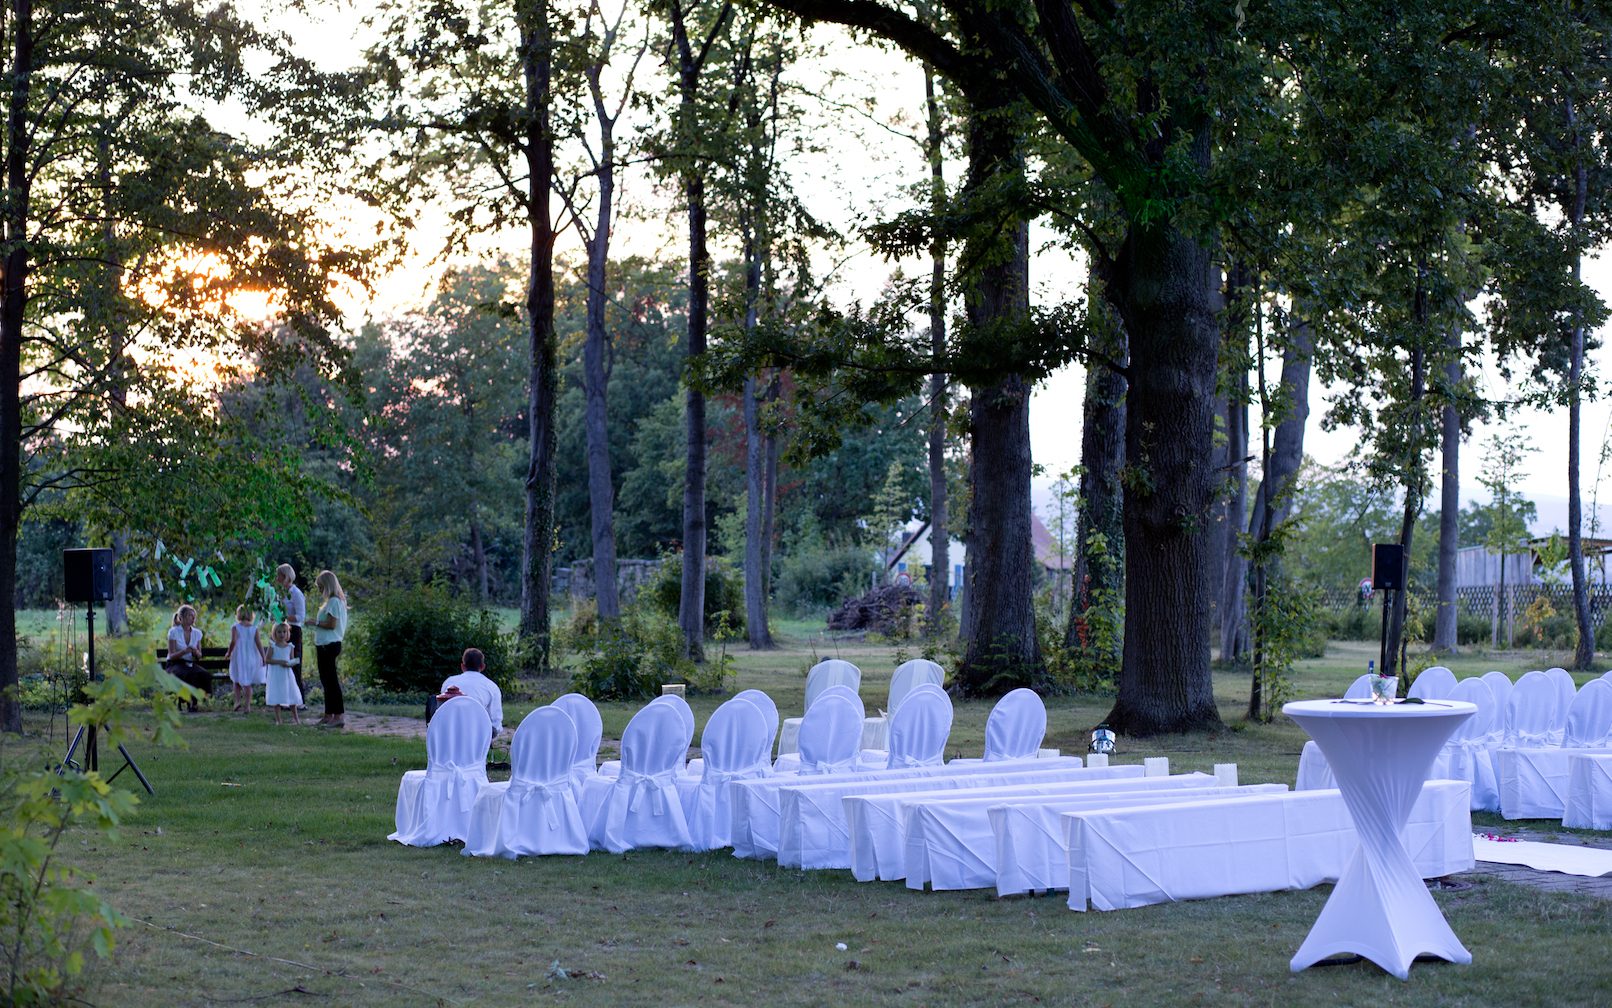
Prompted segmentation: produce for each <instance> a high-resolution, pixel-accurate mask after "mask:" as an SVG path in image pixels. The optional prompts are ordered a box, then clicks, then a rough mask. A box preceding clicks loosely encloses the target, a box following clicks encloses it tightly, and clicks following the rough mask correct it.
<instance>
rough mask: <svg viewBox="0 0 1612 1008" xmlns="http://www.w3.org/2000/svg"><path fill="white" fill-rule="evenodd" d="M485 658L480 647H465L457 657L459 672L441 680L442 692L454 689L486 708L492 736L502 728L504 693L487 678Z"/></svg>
mask: <svg viewBox="0 0 1612 1008" xmlns="http://www.w3.org/2000/svg"><path fill="white" fill-rule="evenodd" d="M486 668H487V658H486V656H485V655H483V654H482V653H481V649H480V648H465V653H464V657H462V658H460V659H459V674H458V675H451V676H449V677H448V678H446V679H444V680H442V690H441V692H442V693H447V692H448V691H449V690H450V689H456V690H458V692H459V693H460V694H462V695H464V696H467V697H470V698H471V699H472V700H474V701H476V702H477V703H479V704H481V705H482V706H483V707H485V708H487V718H488V720H490V721H492V723H493V738H497V737H498V733H499V732H500V731H502V730H503V728H504V693H503V691H502V690H500V689H499V688H498V684H497V683H495V682H493V681H492V680H491V679H489V678H487V675H486V673H485V671H484V670H485V669H486Z"/></svg>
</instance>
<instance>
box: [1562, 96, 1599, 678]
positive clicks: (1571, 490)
mask: <svg viewBox="0 0 1612 1008" xmlns="http://www.w3.org/2000/svg"><path fill="white" fill-rule="evenodd" d="M1566 108H1567V127H1568V134H1569V136H1570V137H1571V140H1572V144H1573V152H1574V155H1575V163H1574V166H1573V190H1572V191H1573V199H1572V204H1571V205H1570V206H1569V207H1568V212H1567V219H1568V223H1569V225H1570V226H1571V227H1572V232H1573V238H1574V242H1573V245H1574V253H1573V281H1574V283H1575V285H1576V284H1578V283H1580V282H1582V280H1583V269H1584V253H1583V251H1582V249H1583V247H1584V243H1583V241H1582V237H1583V230H1584V209H1585V203H1586V202H1587V201H1588V198H1589V172H1588V170H1587V168H1586V167H1585V165H1584V158H1583V154H1582V151H1583V142H1584V141H1583V138H1582V137H1580V135H1579V126H1578V118H1577V109H1576V107H1575V106H1574V105H1573V102H1572V100H1571V99H1569V100H1568V102H1567V106H1566ZM1568 340H1569V341H1570V346H1569V348H1568V350H1569V357H1568V360H1569V363H1568V370H1567V395H1568V399H1567V556H1568V562H1569V564H1570V565H1571V566H1572V571H1573V622H1574V624H1575V625H1576V627H1577V630H1578V642H1577V644H1576V645H1575V646H1574V648H1573V667H1574V668H1575V669H1581V670H1588V669H1589V668H1590V666H1591V665H1592V664H1593V663H1594V661H1595V627H1594V626H1593V625H1592V624H1591V622H1590V594H1589V577H1588V575H1587V572H1586V571H1585V569H1584V502H1583V496H1582V492H1581V491H1582V488H1581V487H1580V485H1579V468H1580V465H1581V458H1580V455H1579V452H1580V445H1579V442H1580V441H1581V440H1582V439H1583V422H1582V421H1583V407H1584V322H1583V319H1581V318H1579V319H1575V320H1574V323H1573V327H1572V329H1571V330H1570V331H1569V333H1568Z"/></svg>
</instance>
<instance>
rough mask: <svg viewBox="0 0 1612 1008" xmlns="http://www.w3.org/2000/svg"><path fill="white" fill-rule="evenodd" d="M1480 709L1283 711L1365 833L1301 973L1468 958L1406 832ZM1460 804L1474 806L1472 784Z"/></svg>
mask: <svg viewBox="0 0 1612 1008" xmlns="http://www.w3.org/2000/svg"><path fill="white" fill-rule="evenodd" d="M1477 711H1478V708H1477V706H1476V705H1474V704H1470V703H1464V702H1461V701H1457V700H1437V701H1429V702H1428V703H1424V704H1408V703H1399V704H1389V705H1387V706H1377V705H1375V704H1369V703H1368V704H1361V703H1358V702H1350V701H1339V700H1305V701H1300V702H1298V703H1290V704H1287V705H1286V706H1284V707H1283V708H1282V713H1284V714H1286V715H1287V716H1288V717H1291V718H1292V719H1293V720H1294V721H1297V722H1298V724H1299V727H1301V728H1303V729H1304V730H1305V731H1306V732H1308V733H1309V734H1310V737H1311V738H1313V739H1315V741H1316V744H1317V745H1319V746H1320V747H1321V752H1322V754H1323V755H1325V756H1326V758H1327V764H1328V765H1329V766H1330V767H1331V768H1332V773H1333V775H1334V776H1335V777H1337V779H1338V787H1339V790H1341V791H1342V792H1343V801H1344V804H1345V805H1346V806H1347V807H1348V809H1349V815H1350V818H1351V819H1353V820H1354V824H1355V829H1356V831H1357V832H1358V833H1359V835H1360V847H1359V849H1358V850H1357V851H1356V852H1355V854H1354V855H1353V856H1352V857H1351V858H1350V859H1349V863H1348V865H1347V866H1346V867H1345V868H1344V870H1343V874H1342V875H1340V876H1339V878H1338V884H1337V886H1336V887H1334V888H1333V890H1332V895H1331V896H1330V897H1329V898H1328V899H1327V903H1326V906H1325V907H1323V908H1322V909H1321V916H1320V917H1318V918H1317V919H1316V922H1315V925H1314V927H1312V928H1311V929H1310V934H1309V936H1308V937H1307V938H1305V940H1304V944H1303V945H1301V946H1300V947H1299V950H1298V952H1297V953H1296V954H1295V955H1294V956H1293V961H1292V963H1291V966H1292V969H1293V970H1294V971H1295V972H1297V971H1298V970H1301V969H1305V968H1306V967H1309V966H1311V965H1314V964H1315V963H1317V962H1319V961H1320V960H1322V959H1325V958H1327V957H1328V956H1331V955H1335V954H1337V953H1340V952H1356V953H1359V954H1360V955H1362V956H1364V957H1365V958H1367V959H1370V960H1371V961H1372V962H1374V963H1376V964H1377V965H1379V966H1381V967H1382V968H1383V969H1385V970H1387V971H1388V972H1389V973H1392V974H1393V975H1394V976H1397V977H1399V978H1400V979H1401V980H1404V979H1408V978H1409V977H1410V967H1411V962H1412V961H1413V960H1414V959H1415V958H1416V956H1417V955H1418V954H1420V953H1423V952H1428V953H1432V954H1433V955H1436V956H1439V957H1440V958H1443V959H1448V960H1450V961H1451V962H1459V963H1469V962H1471V961H1472V953H1470V952H1468V951H1467V950H1466V948H1465V947H1464V946H1463V945H1462V944H1461V942H1460V939H1458V938H1456V936H1455V932H1454V931H1452V930H1450V926H1449V924H1448V923H1447V922H1446V921H1445V920H1444V916H1443V915H1442V914H1440V913H1439V909H1438V905H1437V904H1436V903H1434V902H1433V897H1432V896H1431V895H1430V894H1429V893H1428V891H1427V886H1426V884H1425V883H1423V881H1422V877H1421V875H1420V874H1419V873H1418V872H1417V870H1416V866H1415V864H1414V863H1413V862H1412V860H1411V855H1410V853H1409V851H1407V850H1406V848H1405V843H1404V840H1403V839H1402V838H1401V835H1400V833H1401V830H1402V829H1403V828H1404V826H1405V823H1406V820H1407V819H1408V818H1409V816H1410V814H1411V809H1412V808H1413V807H1414V806H1415V804H1416V799H1417V796H1418V795H1419V794H1421V792H1422V785H1423V783H1424V782H1425V781H1426V779H1427V772H1428V769H1429V768H1430V767H1431V766H1432V764H1433V759H1434V757H1436V756H1437V755H1438V752H1439V750H1440V749H1441V748H1443V746H1444V743H1445V741H1446V740H1448V739H1449V737H1450V734H1451V733H1452V732H1453V731H1455V729H1456V727H1457V726H1458V725H1459V724H1460V723H1461V722H1462V721H1464V720H1466V719H1467V718H1470V717H1472V716H1473V715H1475V714H1476V713H1477ZM1462 798H1463V800H1464V801H1466V802H1470V801H1471V787H1470V785H1468V786H1465V787H1463V789H1462ZM1467 816H1468V818H1469V819H1470V811H1468V812H1467ZM1072 871H1073V868H1071V872H1072Z"/></svg>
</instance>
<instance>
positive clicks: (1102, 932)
mask: <svg viewBox="0 0 1612 1008" xmlns="http://www.w3.org/2000/svg"><path fill="white" fill-rule="evenodd" d="M787 639H788V640H789V641H790V642H791V646H790V647H788V648H786V649H783V650H779V651H776V652H770V653H766V654H760V655H752V654H751V653H749V652H747V651H744V650H743V649H742V648H741V649H739V650H737V651H736V654H737V657H738V662H739V668H740V674H739V679H738V684H737V685H738V686H740V687H749V686H756V687H760V688H763V689H766V690H767V691H768V692H770V693H772V694H773V695H774V697H775V698H776V699H777V700H778V705H779V708H780V712H781V713H782V714H784V715H785V716H788V715H791V714H796V713H798V712H799V709H800V706H801V703H802V700H803V696H804V678H803V673H804V671H805V669H806V668H807V666H808V665H809V664H810V662H811V660H812V659H813V658H814V657H823V656H827V655H830V654H838V655H840V656H842V657H845V658H848V659H849V660H851V661H853V662H856V663H857V664H858V665H860V666H862V668H863V669H864V673H865V679H864V689H863V695H864V697H866V698H867V700H868V705H869V708H870V709H871V708H873V707H875V706H878V705H879V704H878V702H879V700H880V699H881V698H882V696H883V692H884V686H885V683H886V682H887V680H888V676H889V672H890V669H891V667H892V665H893V662H892V658H893V657H894V654H893V649H890V648H885V647H875V646H869V645H862V644H857V645H849V644H840V645H838V646H836V645H834V644H832V643H826V642H823V641H821V640H818V641H817V643H816V644H815V646H814V644H813V643H812V642H811V640H810V639H809V637H808V634H807V633H806V632H805V631H804V630H802V631H800V632H798V633H791V634H788V635H787ZM1374 653H1375V647H1374V645H1369V644H1340V645H1335V646H1334V647H1333V648H1332V649H1331V651H1330V652H1329V654H1328V655H1327V657H1326V658H1324V659H1319V660H1316V661H1313V662H1308V663H1306V664H1305V666H1304V667H1303V668H1302V670H1301V673H1300V676H1299V678H1298V681H1297V683H1296V693H1297V695H1298V696H1300V697H1313V696H1325V695H1338V694H1339V693H1341V691H1342V689H1343V688H1344V687H1345V686H1346V685H1347V684H1348V682H1349V681H1350V680H1351V679H1352V678H1353V677H1354V676H1355V675H1356V674H1358V672H1359V671H1363V670H1364V668H1365V662H1366V659H1367V657H1369V656H1370V655H1372V654H1374ZM1454 664H1455V667H1456V671H1457V673H1458V674H1467V673H1469V672H1471V671H1482V670H1486V669H1487V668H1488V667H1496V665H1498V667H1501V668H1505V669H1507V670H1508V671H1512V672H1516V671H1519V670H1523V669H1524V668H1525V667H1533V666H1537V665H1538V664H1540V662H1539V661H1538V656H1526V655H1519V656H1496V658H1495V659H1494V660H1490V659H1487V658H1476V657H1474V658H1468V659H1463V660H1461V661H1460V662H1459V663H1454ZM1479 666H1481V668H1480V667H1479ZM563 689H564V684H563V682H562V681H560V680H559V679H556V680H554V681H553V682H545V683H539V684H536V689H535V690H534V695H533V696H531V697H529V698H526V699H524V700H520V699H515V698H512V700H511V702H510V703H509V704H507V705H506V718H505V720H506V722H508V723H514V722H515V721H516V720H518V716H519V714H521V713H524V711H525V710H527V709H529V708H530V707H531V706H533V705H534V704H535V703H537V702H540V701H542V700H546V699H547V698H548V697H550V696H552V695H554V694H556V693H559V692H562V691H563ZM1246 691H1247V679H1246V676H1245V675H1243V674H1240V673H1230V672H1227V673H1217V675H1216V692H1217V695H1218V697H1219V698H1220V701H1221V704H1222V711H1223V716H1224V717H1225V718H1226V719H1227V721H1228V725H1229V726H1230V727H1229V728H1228V730H1227V731H1225V732H1223V733H1219V734H1216V735H1213V736H1209V735H1195V736H1186V737H1165V738H1159V739H1152V740H1147V741H1145V742H1144V741H1139V740H1134V739H1125V738H1122V739H1121V740H1120V749H1121V755H1120V757H1119V758H1120V759H1121V760H1124V761H1138V760H1140V758H1141V757H1142V756H1144V755H1158V754H1164V755H1168V756H1170V757H1171V763H1172V769H1173V770H1175V771H1178V772H1179V771H1188V770H1209V769H1210V767H1211V765H1212V764H1213V763H1215V762H1224V761H1228V760H1233V761H1236V762H1237V763H1239V764H1240V767H1241V776H1242V780H1243V781H1244V782H1255V781H1265V780H1275V781H1285V782H1288V783H1291V782H1292V780H1293V776H1294V772H1295V769H1296V765H1297V757H1298V752H1299V750H1300V748H1301V746H1302V744H1303V741H1304V736H1303V734H1302V733H1301V732H1300V731H1299V730H1298V729H1297V728H1296V727H1295V726H1293V725H1292V724H1290V723H1287V722H1285V721H1284V722H1278V723H1276V724H1272V725H1244V724H1243V723H1242V722H1241V712H1242V708H1243V706H1244V705H1245V703H1246V700H1245V697H1246ZM718 702H719V700H718V699H717V698H706V697H695V698H693V703H694V707H695V710H696V712H697V713H698V715H699V717H700V720H701V723H703V721H704V718H705V717H706V716H707V715H708V714H709V713H710V711H711V710H713V709H714V708H715V706H716V705H717V703H718ZM635 706H636V705H626V704H619V705H618V704H612V705H605V707H604V709H603V713H604V718H605V731H606V734H607V735H619V733H620V731H621V728H622V727H623V726H624V725H625V723H626V720H627V718H628V717H629V716H630V714H631V711H632V710H633V709H635ZM1048 706H1049V714H1050V721H1051V728H1050V732H1049V739H1048V742H1047V744H1048V745H1053V746H1061V747H1063V748H1064V749H1066V750H1068V751H1076V752H1078V751H1081V750H1083V749H1084V743H1085V740H1086V738H1087V737H1088V732H1089V730H1090V728H1091V726H1092V725H1093V724H1095V723H1096V722H1097V721H1098V720H1099V719H1100V718H1101V716H1102V714H1103V713H1104V711H1105V710H1106V709H1107V703H1106V702H1105V701H1104V700H1103V699H1101V698H1073V699H1071V698H1056V699H1054V700H1052V701H1050V702H1049V705H1048ZM988 710H989V705H987V704H977V703H962V704H959V705H958V709H957V716H956V723H955V724H956V726H955V728H954V730H953V735H952V740H953V744H952V746H951V748H952V749H954V750H958V751H961V752H965V753H968V754H970V755H978V753H979V751H980V747H981V745H982V742H983V736H984V722H985V717H986V714H987V712H988ZM58 725H59V722H58ZM30 728H38V729H41V730H42V729H43V728H44V721H43V719H42V718H41V719H40V720H38V721H37V722H33V723H31V724H30ZM185 734H186V736H187V738H188V739H189V742H190V747H189V748H188V749H187V750H182V751H176V750H158V749H153V748H149V747H145V746H140V745H137V746H135V747H134V752H135V755H136V757H137V758H138V759H139V761H140V764H141V766H142V768H143V769H144V770H145V771H146V773H147V774H148V776H150V778H151V779H152V781H153V783H154V784H155V786H156V788H157V794H156V796H155V797H153V798H147V799H145V800H144V802H143V803H142V805H141V807H140V810H139V812H138V814H137V816H136V818H135V820H134V821H133V822H132V823H131V824H130V825H129V826H128V827H127V828H126V829H125V830H124V832H123V833H122V835H121V836H120V837H119V838H117V839H116V840H110V841H109V840H106V839H104V838H102V837H99V836H97V835H83V836H74V837H71V838H70V839H69V841H68V843H67V844H65V845H64V847H65V849H66V855H67V857H68V858H69V859H70V860H72V861H73V862H75V863H77V864H81V865H84V866H87V867H89V868H91V869H92V870H93V871H95V872H96V874H97V875H98V877H99V882H98V887H99V888H100V890H101V891H102V892H103V893H104V894H105V895H106V896H107V897H108V898H109V899H110V900H111V901H112V902H113V903H114V904H115V905H116V906H117V907H119V909H121V910H122V911H123V912H124V913H125V914H126V915H128V916H129V917H130V918H131V919H132V921H133V923H132V924H131V925H130V926H129V927H127V928H125V929H124V930H123V931H122V932H121V933H120V937H119V944H118V948H117V952H116V957H115V960H114V961H113V962H112V963H111V964H109V965H103V966H99V967H96V968H95V969H96V975H95V977H94V986H93V988H92V990H91V991H90V992H89V1000H91V1001H92V1002H94V1003H97V1004H102V1005H125V1006H143V1005H152V1006H162V1008H178V1006H188V1005H221V1004H270V1005H273V1004H330V1005H385V1006H389V1008H390V1006H411V1005H499V1006H509V1005H526V1004H541V1003H550V1002H561V1003H564V1002H569V1003H581V1004H601V1005H638V1004H644V1005H702V1006H706V1005H756V1004H768V1005H775V1004H776V1005H821V1004H829V1003H846V1004H858V1005H859V1004H880V1005H884V1004H891V1005H974V1004H998V1003H1000V1004H1059V1005H1110V1004H1113V1005H1121V1004H1122V1005H1126V1006H1147V1005H1161V1006H1164V1005H1169V1006H1173V1005H1183V1004H1223V1005H1244V1004H1253V1005H1283V1006H1285V1005H1309V1004H1321V1003H1326V1004H1340V1005H1364V1004H1388V1005H1440V1006H1443V1005H1474V1006H1477V1005H1485V1006H1487V1005H1506V1006H1526V1005H1553V1006H1554V1005H1604V1004H1606V1003H1607V1002H1608V994H1607V992H1608V991H1612V957H1609V956H1607V955H1606V941H1607V934H1608V933H1609V929H1612V903H1608V902H1603V901H1598V900H1594V899H1591V898H1587V897H1578V896H1565V895H1556V894H1546V893H1543V892H1540V891H1537V890H1534V889H1530V888H1525V887H1519V886H1514V885H1511V884H1508V883H1504V882H1500V881H1494V880H1484V879H1479V881H1478V884H1477V885H1475V886H1474V887H1473V888H1471V889H1467V890H1464V891H1459V892H1449V893H1444V892H1441V893H1438V894H1437V895H1436V898H1437V899H1438V901H1439V904H1440V906H1441V907H1442V908H1443V910H1444V912H1445V914H1446V916H1447V917H1448V918H1449V920H1450V923H1451V925H1452V926H1453V927H1454V929H1455V932H1456V934H1457V935H1459V936H1460V937H1461V939H1462V940H1463V941H1464V942H1465V943H1466V945H1467V947H1468V948H1469V949H1470V950H1471V951H1472V953H1473V956H1474V959H1475V961H1474V963H1473V964H1472V965H1471V966H1453V965H1449V964H1426V965H1418V966H1417V967H1415V969H1414V970H1413V971H1412V974H1411V979H1410V981H1409V982H1408V983H1402V982H1400V981H1398V980H1395V979H1393V978H1391V977H1388V976H1386V975H1385V974H1383V973H1382V972H1381V971H1380V970H1378V969H1377V968H1375V967H1373V966H1370V965H1364V964H1362V965H1350V966H1342V967H1338V968H1329V969H1312V970H1308V971H1306V972H1304V973H1301V974H1298V975H1294V974H1291V973H1289V972H1288V968H1287V963H1288V960H1289V959H1290V958H1291V956H1292V954H1293V952H1294V950H1296V949H1297V948H1298V946H1299V944H1300V942H1302V940H1303V938H1304V936H1305V934H1306V933H1307V931H1308V929H1309V926H1310V924H1311V923H1312V922H1313V921H1314V919H1315V917H1316V915H1317V914H1318V913H1319V911H1320V908H1321V904H1322V903H1323V902H1324V900H1325V898H1326V892H1327V890H1326V889H1325V888H1323V889H1319V890H1314V891H1308V892H1298V893H1275V894H1268V895H1262V896H1250V897H1239V898H1227V899H1218V900H1209V901H1202V902H1193V903H1182V904H1175V905H1165V906H1156V907H1149V908H1144V909H1137V910H1126V911H1120V912H1114V913H1095V912H1093V913H1084V914H1080V913H1074V912H1071V911H1070V910H1068V909H1067V908H1066V907H1065V905H1064V901H1063V897H1062V896H1058V895H1054V896H1048V897H1040V898H1025V899H1010V900H998V899H996V898H994V895H993V894H992V893H991V892H990V891H988V890H981V891H973V892H961V893H958V892H952V893H917V892H911V891H909V890H907V889H905V888H904V887H902V886H900V885H892V884H888V883H875V884H859V883H857V882H855V881H854V880H852V879H851V877H850V874H849V873H848V872H843V871H828V872H801V871H791V870H783V869H780V868H778V867H777V866H776V865H775V864H772V863H757V862H746V861H739V860H736V859H735V858H733V857H732V856H731V855H729V854H726V853H720V852H718V853H709V854H697V855H691V854H679V853H671V852H639V853H633V854H629V855H627V856H624V857H616V856H611V855H606V854H593V855H590V856H588V857H585V858H575V857H572V858H543V859H528V860H524V861H520V862H509V861H501V860H495V861H487V860H479V859H471V858H466V857H463V856H462V855H461V854H460V853H459V852H458V849H457V848H452V847H442V848H437V849H434V850H417V849H412V848H406V847H402V846H399V845H397V844H393V843H390V842H388V841H387V840H386V834H387V833H388V832H390V830H391V828H392V806H393V801H394V799H395V796H396V791H397V782H398V777H399V775H400V774H401V773H402V771H404V770H406V769H409V768H411V767H420V766H424V761H425V750H424V744H423V742H421V741H419V740H409V739H401V738H376V737H365V736H358V735H353V734H347V735H343V734H339V733H329V732H320V731H318V730H317V729H314V728H306V727H304V728H292V727H289V726H288V727H282V728H276V727H275V726H274V725H273V724H272V723H271V722H270V721H269V720H267V719H265V718H264V717H263V716H261V715H254V716H253V717H251V718H243V717H240V716H236V715H222V714H220V715H211V716H201V717H196V718H192V719H190V720H189V721H188V722H187V724H186V731H185ZM17 744H18V743H15V742H12V743H8V745H10V746H16V745H17ZM10 754H11V755H14V754H15V749H13V750H11V753H10ZM127 777H128V775H125V776H124V777H123V778H120V780H119V783H120V784H121V783H124V782H125V781H127ZM130 783H132V782H130ZM1492 821H1498V820H1492ZM1553 825H1554V824H1553ZM836 943H844V944H845V945H846V946H847V950H846V951H843V952H842V951H838V950H837V949H836ZM556 964H557V966H558V970H564V971H565V972H566V973H567V974H569V976H567V977H565V978H562V977H560V976H559V975H558V970H557V969H555V968H554V967H555V966H556Z"/></svg>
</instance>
